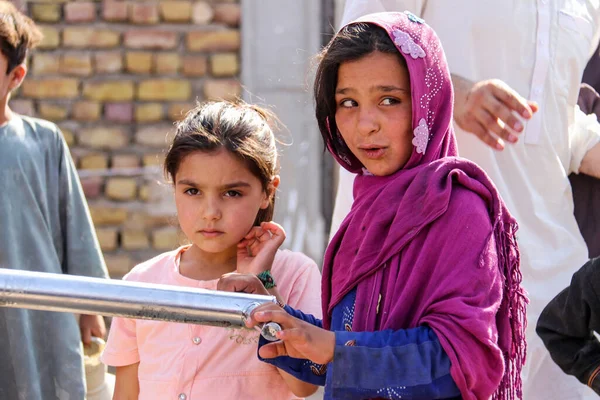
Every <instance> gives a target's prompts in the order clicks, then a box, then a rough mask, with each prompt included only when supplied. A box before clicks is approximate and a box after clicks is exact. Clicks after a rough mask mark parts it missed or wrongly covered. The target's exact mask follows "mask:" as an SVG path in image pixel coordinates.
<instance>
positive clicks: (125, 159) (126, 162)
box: [111, 154, 140, 169]
mask: <svg viewBox="0 0 600 400" xmlns="http://www.w3.org/2000/svg"><path fill="white" fill-rule="evenodd" d="M111 166H112V168H114V169H121V168H137V167H139V166H140V158H139V156H137V155H136V154H116V155H114V156H112V162H111Z"/></svg>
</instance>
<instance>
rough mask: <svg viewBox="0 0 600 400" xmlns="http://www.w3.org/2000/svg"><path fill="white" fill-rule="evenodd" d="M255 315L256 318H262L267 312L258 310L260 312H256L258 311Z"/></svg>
mask: <svg viewBox="0 0 600 400" xmlns="http://www.w3.org/2000/svg"><path fill="white" fill-rule="evenodd" d="M254 316H255V317H256V318H262V317H264V316H265V313H264V312H263V311H258V312H256V313H254Z"/></svg>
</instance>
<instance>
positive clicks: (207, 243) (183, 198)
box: [175, 150, 269, 254]
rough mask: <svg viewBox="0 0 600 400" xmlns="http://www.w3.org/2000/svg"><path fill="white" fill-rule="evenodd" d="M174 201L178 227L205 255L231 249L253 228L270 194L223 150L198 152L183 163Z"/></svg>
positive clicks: (233, 251)
mask: <svg viewBox="0 0 600 400" xmlns="http://www.w3.org/2000/svg"><path fill="white" fill-rule="evenodd" d="M175 179H176V181H175V204H176V206H177V215H178V219H179V224H180V226H181V229H182V230H183V232H184V233H185V235H186V237H187V238H188V239H189V240H190V241H191V242H192V243H193V244H194V245H196V246H197V247H198V248H200V249H201V250H203V251H205V252H208V253H223V252H228V251H231V252H232V254H235V251H236V245H237V244H238V243H239V242H240V240H242V238H243V237H244V236H245V235H246V234H247V233H248V231H249V230H250V229H251V228H252V226H253V223H254V219H255V218H256V214H257V213H258V211H259V209H261V208H262V209H264V208H267V207H268V205H269V198H268V196H267V194H266V193H265V191H264V190H263V188H262V185H261V183H260V180H259V179H258V178H257V177H256V176H255V175H253V174H252V173H251V172H250V170H249V169H248V167H247V166H246V165H245V164H244V163H243V162H242V161H240V160H239V159H238V158H237V157H235V156H234V155H232V154H231V153H230V152H228V151H226V150H218V151H216V152H210V153H205V152H201V151H197V152H195V153H192V154H190V155H188V156H186V157H185V158H183V160H182V161H181V163H180V165H179V169H178V170H177V174H176V178H175Z"/></svg>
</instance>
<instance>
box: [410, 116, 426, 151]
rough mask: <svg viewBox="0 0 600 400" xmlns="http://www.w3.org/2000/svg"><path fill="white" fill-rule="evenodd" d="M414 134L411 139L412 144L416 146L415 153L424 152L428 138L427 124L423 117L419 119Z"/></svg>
mask: <svg viewBox="0 0 600 400" xmlns="http://www.w3.org/2000/svg"><path fill="white" fill-rule="evenodd" d="M414 135H415V137H414V139H413V140H412V144H413V145H414V146H415V147H416V148H417V153H420V154H425V149H426V148H427V141H428V140H429V127H428V126H427V121H425V118H421V120H420V121H419V126H417V127H416V128H415V130H414Z"/></svg>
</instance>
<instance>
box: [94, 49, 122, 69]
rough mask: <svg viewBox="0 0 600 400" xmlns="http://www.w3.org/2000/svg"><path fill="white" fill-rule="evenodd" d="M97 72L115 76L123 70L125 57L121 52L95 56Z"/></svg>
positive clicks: (101, 53)
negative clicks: (114, 74)
mask: <svg viewBox="0 0 600 400" xmlns="http://www.w3.org/2000/svg"><path fill="white" fill-rule="evenodd" d="M94 65H95V67H96V72H99V73H105V74H113V73H118V72H121V70H122V69H123V56H122V55H121V53H120V52H117V51H110V52H98V53H95V54H94Z"/></svg>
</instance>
